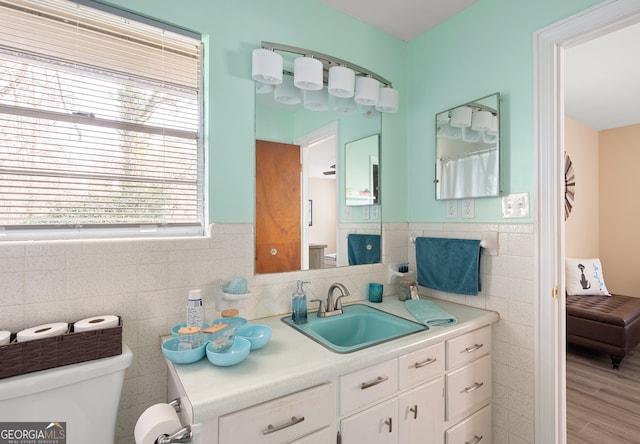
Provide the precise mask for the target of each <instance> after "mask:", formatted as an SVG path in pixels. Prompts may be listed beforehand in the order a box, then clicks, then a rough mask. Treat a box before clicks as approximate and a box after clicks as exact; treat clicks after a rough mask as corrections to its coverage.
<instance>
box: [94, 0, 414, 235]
mask: <svg viewBox="0 0 640 444" xmlns="http://www.w3.org/2000/svg"><path fill="white" fill-rule="evenodd" d="M106 3H109V4H111V5H115V6H120V7H122V8H124V9H129V10H131V11H134V12H137V13H140V14H142V15H145V16H148V17H152V18H156V19H159V20H162V21H165V22H168V23H172V24H175V25H178V26H181V27H183V28H187V29H191V30H194V31H198V32H200V33H202V34H203V35H205V36H207V37H208V40H209V44H208V48H207V56H208V60H207V64H206V75H207V78H206V80H207V81H208V86H209V90H208V97H206V98H205V99H206V109H207V121H206V126H207V134H206V140H207V145H208V146H207V152H208V156H209V157H208V169H209V190H210V196H209V201H210V220H211V222H236V223H240V222H242V223H250V222H253V220H254V188H255V157H254V145H255V142H254V140H255V139H254V137H255V133H254V122H255V120H254V88H255V86H254V82H253V80H252V79H251V51H252V50H253V49H255V48H259V47H260V43H261V42H262V41H263V40H264V41H271V42H276V43H282V44H287V45H292V46H299V47H302V48H307V49H311V50H314V51H317V52H321V53H325V54H331V55H333V56H335V57H337V58H340V59H344V60H349V61H350V62H352V63H354V64H356V65H360V66H365V67H367V68H368V69H369V70H371V71H373V72H376V73H378V74H379V75H381V76H382V77H385V78H387V79H389V80H390V81H391V82H392V83H393V85H394V87H396V88H397V89H398V90H399V91H400V94H401V96H400V100H401V101H403V100H406V86H405V83H406V82H405V75H406V65H407V61H406V54H405V52H406V43H405V42H403V41H401V40H399V39H396V38H393V37H390V36H388V35H386V34H384V33H382V32H380V31H378V30H376V29H374V28H372V27H370V26H367V25H365V24H363V23H361V22H358V21H356V20H354V19H351V18H349V17H347V16H346V15H344V14H341V13H338V12H337V11H335V10H333V9H331V8H328V7H326V6H325V5H322V4H320V3H319V2H317V1H316V0H272V1H264V0H231V1H230V0H184V1H175V0H110V1H108V2H106ZM383 131H384V142H383V146H382V151H383V154H382V157H383V158H384V159H385V165H384V169H383V170H382V174H383V177H382V184H383V191H382V192H383V194H382V201H383V202H388V205H387V204H385V206H384V208H383V211H382V217H383V220H384V221H387V222H388V221H405V220H406V207H407V198H406V183H405V182H404V181H397V180H395V178H396V177H403V174H402V173H403V171H404V169H405V168H406V151H405V147H406V145H407V143H406V135H407V133H406V116H405V113H404V111H403V110H400V112H398V113H397V114H393V115H388V116H385V118H384V123H383ZM387 151H388V152H389V153H388V154H387Z"/></svg>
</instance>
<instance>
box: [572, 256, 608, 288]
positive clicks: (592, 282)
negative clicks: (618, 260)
mask: <svg viewBox="0 0 640 444" xmlns="http://www.w3.org/2000/svg"><path fill="white" fill-rule="evenodd" d="M565 267H566V268H565V278H566V284H567V294H568V295H582V296H611V295H610V294H609V291H608V290H607V286H606V285H605V284H604V275H603V273H602V264H601V263H600V259H598V258H594V259H574V258H566V261H565Z"/></svg>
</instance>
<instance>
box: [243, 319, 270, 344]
mask: <svg viewBox="0 0 640 444" xmlns="http://www.w3.org/2000/svg"><path fill="white" fill-rule="evenodd" d="M236 337H240V338H245V339H246V340H248V341H249V342H250V343H251V350H257V349H259V348H262V347H264V346H265V345H266V344H267V342H269V339H271V327H269V326H267V325H259V324H255V325H243V326H242V327H238V328H236Z"/></svg>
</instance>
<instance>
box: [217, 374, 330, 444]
mask: <svg viewBox="0 0 640 444" xmlns="http://www.w3.org/2000/svg"><path fill="white" fill-rule="evenodd" d="M335 399H336V393H335V385H334V384H331V383H330V384H324V385H320V386H317V387H313V388H310V389H308V390H303V391H301V392H298V393H294V394H292V395H288V396H284V397H282V398H278V399H274V400H272V401H268V402H265V403H263V404H258V405H255V406H253V407H249V408H246V409H244V410H240V411H237V412H234V413H230V414H228V415H225V416H221V417H220V419H219V426H220V431H219V436H220V442H221V443H225V444H234V443H238V444H246V443H249V442H250V443H282V442H287V441H291V440H293V439H296V438H299V437H302V436H304V435H307V434H309V433H311V432H313V431H315V430H319V429H321V428H323V427H326V426H328V425H330V424H331V422H332V421H333V420H334V418H335V416H336V411H335ZM294 418H295V419H294Z"/></svg>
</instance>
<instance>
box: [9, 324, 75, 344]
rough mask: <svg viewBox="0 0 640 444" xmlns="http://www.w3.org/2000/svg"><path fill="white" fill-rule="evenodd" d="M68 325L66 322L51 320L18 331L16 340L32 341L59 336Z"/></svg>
mask: <svg viewBox="0 0 640 444" xmlns="http://www.w3.org/2000/svg"><path fill="white" fill-rule="evenodd" d="M68 328H69V325H68V324H67V323H66V322H53V323H51V324H42V325H38V326H36V327H31V328H27V329H25V330H22V331H19V332H18V334H17V336H16V340H17V341H18V342H26V341H33V340H34V339H42V338H50V337H52V336H60V335H63V334H65V333H66V332H67V330H68Z"/></svg>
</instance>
